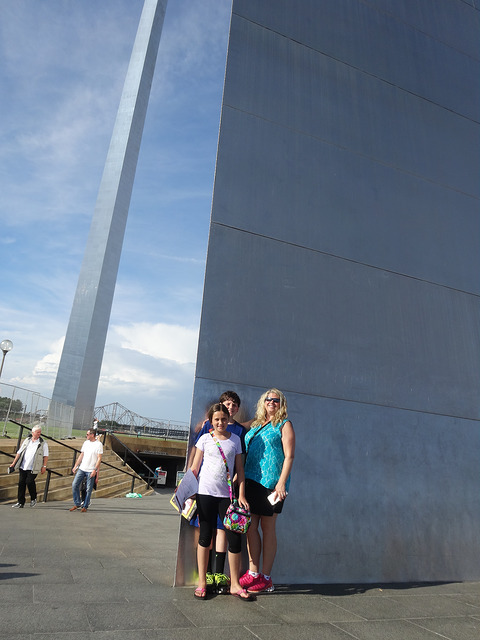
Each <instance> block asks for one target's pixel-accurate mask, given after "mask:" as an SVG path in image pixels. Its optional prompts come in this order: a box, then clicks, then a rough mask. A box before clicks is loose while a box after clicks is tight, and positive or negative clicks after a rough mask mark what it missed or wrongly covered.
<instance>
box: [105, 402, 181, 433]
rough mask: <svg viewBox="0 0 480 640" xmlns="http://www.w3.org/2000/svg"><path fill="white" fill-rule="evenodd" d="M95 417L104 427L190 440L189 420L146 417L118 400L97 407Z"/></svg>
mask: <svg viewBox="0 0 480 640" xmlns="http://www.w3.org/2000/svg"><path fill="white" fill-rule="evenodd" d="M94 417H95V418H96V419H97V420H98V421H99V423H101V424H100V426H101V427H102V428H110V429H112V431H121V432H122V433H131V434H134V435H146V436H157V437H163V438H171V439H172V440H188V432H189V425H188V423H187V422H176V421H175V422H174V421H172V420H161V419H155V418H145V417H144V416H141V415H139V414H138V413H135V412H134V411H130V409H127V408H126V407H124V406H123V405H121V404H119V403H118V402H113V403H111V404H106V405H104V406H103V407H96V408H95V412H94Z"/></svg>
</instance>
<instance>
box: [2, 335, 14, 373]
mask: <svg viewBox="0 0 480 640" xmlns="http://www.w3.org/2000/svg"><path fill="white" fill-rule="evenodd" d="M0 349H1V350H2V351H3V358H2V364H1V365H0V378H1V377H2V371H3V363H4V362H5V356H6V355H7V353H8V352H9V351H11V350H12V349H13V342H12V341H11V340H2V341H1V342H0Z"/></svg>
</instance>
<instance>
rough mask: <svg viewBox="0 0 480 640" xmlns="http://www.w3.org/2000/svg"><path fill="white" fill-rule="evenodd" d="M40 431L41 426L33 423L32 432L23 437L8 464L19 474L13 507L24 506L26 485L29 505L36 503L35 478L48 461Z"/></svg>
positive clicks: (45, 445)
mask: <svg viewBox="0 0 480 640" xmlns="http://www.w3.org/2000/svg"><path fill="white" fill-rule="evenodd" d="M41 433H42V428H41V426H40V425H38V424H37V425H35V426H34V427H33V429H32V433H31V434H30V435H29V436H28V438H25V440H24V441H23V443H22V446H21V447H20V449H19V450H18V451H17V455H16V456H15V458H14V459H13V462H12V464H11V465H10V467H11V468H12V469H18V472H19V474H20V477H19V479H18V498H17V503H16V504H14V505H12V507H13V508H14V509H23V507H24V506H25V489H26V488H27V487H28V492H29V494H30V506H31V507H34V506H35V505H36V504H37V485H36V484H35V478H36V477H37V475H38V474H39V473H45V471H46V470H47V462H48V445H47V443H46V442H45V441H44V439H43V438H41V437H40V434H41Z"/></svg>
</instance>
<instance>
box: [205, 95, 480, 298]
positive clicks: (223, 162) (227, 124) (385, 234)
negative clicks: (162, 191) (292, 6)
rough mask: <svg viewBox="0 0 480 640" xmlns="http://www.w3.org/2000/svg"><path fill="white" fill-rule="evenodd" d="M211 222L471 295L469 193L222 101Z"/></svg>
mask: <svg viewBox="0 0 480 640" xmlns="http://www.w3.org/2000/svg"><path fill="white" fill-rule="evenodd" d="M231 149H234V150H235V153H233V154H232V153H231V152H230V150H231ZM239 180H240V181H241V182H242V184H246V185H248V188H244V189H237V185H238V182H239ZM239 212H241V215H239ZM213 222H219V223H222V224H224V225H228V226H232V227H235V228H238V229H242V230H245V231H251V232H252V233H257V234H261V235H268V236H271V237H272V238H275V239H277V240H285V241H287V242H291V243H294V244H298V245H300V246H303V247H305V248H309V249H317V250H318V251H323V252H325V253H330V254H332V255H334V256H339V257H346V258H349V259H351V260H354V261H358V262H361V263H364V264H367V265H371V266H377V267H382V268H384V269H386V270H388V271H393V272H395V273H401V274H404V275H408V276H412V277H415V278H420V279H422V280H426V281H430V282H436V283H438V284H442V285H445V286H447V287H454V288H458V289H460V290H463V291H467V292H470V293H476V294H480V251H479V250H478V244H479V238H480V215H479V203H478V200H477V199H475V198H472V197H471V196H469V195H465V194H464V193H461V192H459V191H457V190H454V189H450V188H448V187H446V186H444V185H439V184H435V183H433V182H431V181H429V180H424V179H423V178H421V177H419V176H415V175H412V174H410V173H408V172H406V171H401V170H397V169H394V168H392V167H389V166H387V165H385V164H383V163H379V162H376V161H375V160H373V159H371V158H368V157H365V156H363V155H361V154H355V153H351V152H350V151H349V150H347V149H345V148H343V147H340V146H336V145H332V144H329V143H326V142H324V141H322V140H319V139H318V138H314V137H312V136H306V135H305V136H304V135H299V134H297V132H295V131H294V130H292V129H287V128H285V127H280V126H279V125H277V124H273V123H270V122H266V121H265V120H263V119H261V118H257V117H256V116H252V115H250V114H246V113H244V112H241V111H238V110H235V109H231V108H229V107H224V109H223V126H222V130H221V136H220V146H219V153H218V163H217V180H216V188H215V206H214V208H213Z"/></svg>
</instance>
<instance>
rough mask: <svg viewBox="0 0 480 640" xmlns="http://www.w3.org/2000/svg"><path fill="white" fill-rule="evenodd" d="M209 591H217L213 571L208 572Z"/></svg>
mask: <svg viewBox="0 0 480 640" xmlns="http://www.w3.org/2000/svg"><path fill="white" fill-rule="evenodd" d="M206 578H207V593H215V576H214V575H213V573H207V575H206Z"/></svg>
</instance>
